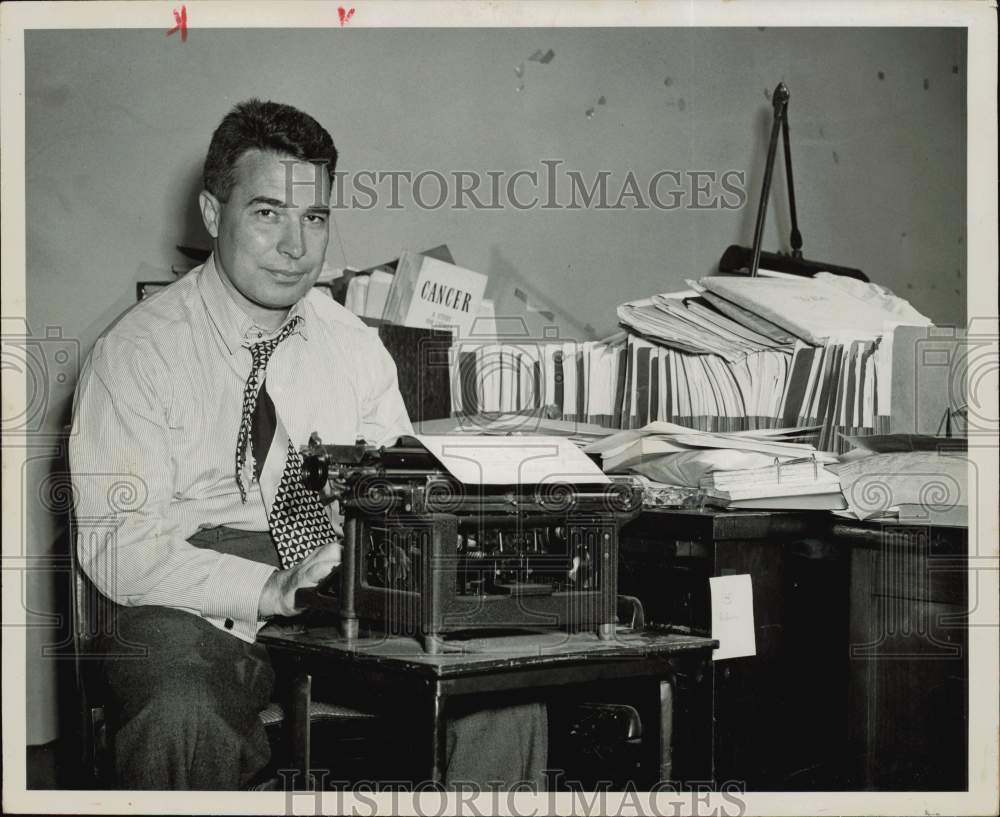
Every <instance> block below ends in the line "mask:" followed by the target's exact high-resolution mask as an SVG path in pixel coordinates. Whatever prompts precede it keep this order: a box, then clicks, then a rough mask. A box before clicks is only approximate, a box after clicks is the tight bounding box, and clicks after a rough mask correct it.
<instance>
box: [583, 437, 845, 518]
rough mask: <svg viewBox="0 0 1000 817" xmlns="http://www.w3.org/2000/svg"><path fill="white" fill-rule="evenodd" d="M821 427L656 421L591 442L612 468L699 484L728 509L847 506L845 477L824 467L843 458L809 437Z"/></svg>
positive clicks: (706, 497) (706, 498)
mask: <svg viewBox="0 0 1000 817" xmlns="http://www.w3.org/2000/svg"><path fill="white" fill-rule="evenodd" d="M815 431H816V429H815V428H789V429H771V430H760V431H745V432H735V433H715V434H712V433H705V432H698V431H694V430H693V429H688V428H683V427H681V426H677V425H674V424H671V423H650V424H649V425H647V426H645V427H644V428H642V429H638V430H635V431H623V432H620V433H619V434H614V435H612V436H610V437H607V438H605V439H603V440H598V441H596V442H594V443H591V444H590V445H589V446H587V447H586V448H585V449H584V450H585V451H586V452H587V453H589V454H599V455H600V456H601V463H602V467H603V468H604V470H605V471H606V472H608V473H615V472H631V473H636V474H640V475H642V476H644V477H646V478H647V479H650V480H654V481H656V482H659V483H665V484H668V485H678V486H685V487H689V488H697V489H698V498H699V499H700V500H701V501H702V502H706V503H709V504H714V505H720V506H722V507H727V508H789V509H796V508H810V509H813V508H818V509H827V510H838V509H842V508H844V507H846V506H845V504H844V500H843V497H842V496H841V494H840V481H839V479H838V477H837V475H836V474H835V473H832V472H831V471H829V470H827V469H826V468H825V467H824V466H825V465H826V464H828V463H835V462H836V461H837V457H836V456H835V455H833V454H829V453H826V452H820V451H816V450H815V448H814V446H813V445H811V444H810V443H807V442H801V440H802V439H803V438H805V437H808V436H810V435H812V434H814V433H815Z"/></svg>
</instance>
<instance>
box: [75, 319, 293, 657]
mask: <svg viewBox="0 0 1000 817" xmlns="http://www.w3.org/2000/svg"><path fill="white" fill-rule="evenodd" d="M165 372H166V365H165V362H164V361H163V359H162V357H161V355H160V353H159V352H157V351H156V350H155V349H153V348H152V345H151V344H148V343H143V342H142V341H133V340H129V339H125V338H120V337H114V336H108V337H105V338H102V339H100V340H98V342H97V345H96V346H95V347H94V351H93V353H92V354H91V357H90V359H89V360H88V362H87V364H86V366H85V367H84V369H83V372H82V373H81V376H80V381H79V384H78V386H77V392H76V398H75V403H74V412H73V430H72V434H71V437H70V446H69V454H70V470H71V472H72V483H73V490H74V498H75V516H76V530H77V552H78V555H79V560H80V565H81V567H82V568H83V570H84V572H85V573H86V574H87V576H89V577H90V579H91V581H93V583H94V584H95V585H96V586H97V588H98V589H99V590H100V591H101V592H102V593H103V594H104V595H106V596H107V597H108V598H110V599H112V600H113V601H115V602H117V603H118V604H121V605H125V606H133V605H145V604H150V605H164V606H167V607H174V608H178V609H183V610H188V611H190V612H193V613H196V614H198V615H201V616H203V617H205V618H207V619H209V620H210V621H212V620H213V619H214V621H212V623H215V624H216V625H217V626H219V625H220V624H221V623H222V622H223V621H226V620H227V619H228V620H229V621H226V624H225V625H224V626H225V628H226V629H227V630H229V631H230V632H232V633H233V634H234V635H237V636H239V637H240V638H243V639H244V640H247V641H252V640H253V639H254V638H255V637H256V633H257V630H258V629H259V627H260V624H259V623H258V621H257V613H258V604H259V600H260V594H261V591H262V590H263V587H264V584H265V583H266V582H267V579H268V577H269V576H270V575H271V574H272V573H273V572H274V568H273V567H271V566H269V565H265V564H261V563H259V562H255V561H252V560H250V559H242V558H240V557H238V556H232V555H229V554H222V553H219V552H218V551H214V550H209V549H207V548H199V547H195V546H194V545H191V544H189V543H188V542H187V541H186V540H185V539H184V538H182V536H181V535H180V533H179V531H178V530H177V529H176V526H174V525H172V523H168V521H167V520H166V517H165V513H164V511H165V509H166V507H167V505H168V504H169V503H170V501H171V498H172V496H173V484H172V476H171V474H172V464H171V450H170V430H169V427H168V422H167V417H168V410H169V406H170V400H171V398H172V395H171V388H170V385H169V379H168V378H167V377H166V376H165Z"/></svg>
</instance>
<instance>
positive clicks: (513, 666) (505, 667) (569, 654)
mask: <svg viewBox="0 0 1000 817" xmlns="http://www.w3.org/2000/svg"><path fill="white" fill-rule="evenodd" d="M260 639H261V641H263V642H264V643H265V644H267V646H268V648H269V650H270V651H271V655H272V659H273V661H274V663H275V668H276V670H277V672H278V674H279V676H283V677H284V678H286V679H288V678H295V679H299V680H298V685H299V687H300V688H302V687H303V679H311V681H310V680H306V681H305V684H304V687H305V689H306V690H308V687H309V686H310V683H311V686H312V696H313V697H314V698H316V699H318V700H322V699H324V698H329V699H330V700H344V699H350V700H352V701H357V700H359V697H360V698H363V699H364V701H366V702H367V704H368V705H369V706H372V707H376V708H378V709H380V711H381V713H382V714H383V715H385V716H388V719H389V722H390V723H392V724H393V729H394V730H400V731H399V735H401V736H403V737H404V738H405V739H404V740H402V741H400V742H399V745H404V746H406V747H407V748H408V749H409V751H410V761H411V763H410V768H409V769H408V770H406V771H407V772H408V773H407V778H408V779H411V780H413V781H418V782H419V781H422V780H434V781H440V780H441V776H442V770H443V768H444V750H445V745H444V732H445V730H444V719H445V717H446V716H447V710H448V703H449V701H450V700H451V699H453V698H457V697H465V699H466V700H468V697H467V696H475V698H476V700H477V701H479V700H482V701H483V703H484V705H486V704H488V703H494V704H495V703H497V702H502V701H505V700H508V701H509V700H517V696H519V695H521V696H523V695H525V694H527V695H530V696H532V697H536V698H541V699H546V698H549V699H552V700H553V701H559V700H560V699H561V698H563V697H565V696H566V695H567V694H571V693H572V692H573V691H581V692H584V691H590V690H596V689H603V690H604V691H605V699H607V695H606V693H607V691H608V690H615V689H616V688H617V694H625V693H626V692H627V693H628V695H629V697H630V698H631V699H630V700H627V701H622V702H623V703H629V704H631V705H633V706H635V707H636V709H637V710H639V712H640V714H641V716H642V721H643V724H644V726H643V729H644V740H643V750H642V762H641V764H640V766H641V772H640V778H641V779H639V780H637V781H636V783H637V785H638V786H639V787H640V788H642V787H643V786H649V785H652V784H653V783H654V782H656V781H657V780H660V779H669V780H675V781H692V782H694V781H697V782H700V783H703V782H704V781H708V780H712V779H713V772H712V757H713V754H712V730H711V725H710V724H711V707H712V673H711V669H710V666H709V664H710V661H711V650H712V648H713V647H714V646H715V644H716V642H714V641H712V640H711V639H708V638H704V637H698V636H685V635H667V634H662V633H654V634H646V633H643V634H631V633H622V634H620V635H619V636H618V637H616V638H615V639H614V640H611V641H601V640H599V639H598V638H597V637H596V636H595V635H593V634H591V633H576V634H572V635H567V634H565V633H539V634H532V635H521V636H504V637H495V638H476V639H474V640H467V641H461V642H458V641H456V642H454V644H455V645H462V648H463V649H464V650H465V652H455V653H450V652H445V653H441V654H428V653H425V652H424V651H423V650H422V648H421V647H420V646H419V644H418V642H417V641H416V640H414V639H411V638H404V637H397V636H388V637H376V638H359V639H355V640H354V641H347V640H346V639H344V638H342V637H341V636H340V635H339V633H338V631H337V629H336V627H334V626H332V625H331V626H315V625H314V626H310V627H307V628H292V629H289V628H285V629H277V628H265V629H264V630H263V631H261V634H260ZM662 685H669V691H668V690H665V689H663V688H662ZM298 714H299V716H300V717H303V718H305V720H304V722H308V720H307V716H308V712H299V713H298ZM667 734H669V735H671V736H672V740H671V741H670V742H666V741H662V740H661V738H662V737H665V736H666V735H667ZM671 744H672V745H671ZM484 751H489V747H484ZM300 762H301V765H303V766H306V767H308V765H309V763H310V761H309V759H308V758H304V759H300ZM316 765H322V764H316ZM565 771H566V773H567V775H571V774H572V770H565ZM332 777H333V778H334V779H336V777H337V772H336V770H335V769H334V770H332ZM397 779H398V778H397Z"/></svg>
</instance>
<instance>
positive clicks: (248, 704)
mask: <svg viewBox="0 0 1000 817" xmlns="http://www.w3.org/2000/svg"><path fill="white" fill-rule="evenodd" d="M189 541H191V543H192V544H194V545H196V546H200V547H210V548H212V549H214V550H220V551H223V552H226V553H234V554H236V555H240V556H245V557H246V558H251V559H256V560H257V561H266V562H268V563H273V564H274V565H275V566H277V554H276V553H275V551H274V545H273V544H272V543H271V536H270V534H269V533H267V532H264V533H254V532H247V531H234V530H231V529H226V528H216V529H213V530H210V531H202V532H199V533H197V534H195V536H193V537H192V538H191V540H189ZM270 554H273V556H270ZM272 559H273V562H272V561H271V560H272ZM116 615H117V630H116V632H117V635H118V639H120V640H119V641H117V645H121V644H128V645H130V646H129V648H128V650H122V649H115V647H116V644H115V643H106V644H104V645H103V647H104V651H105V653H106V655H108V656H109V657H107V658H105V660H104V662H103V668H104V676H105V679H106V681H107V685H108V689H109V693H110V697H111V700H110V704H111V705H110V706H109V707H108V711H109V716H110V721H111V724H110V725H111V727H112V730H113V736H112V747H113V756H114V765H115V772H116V781H117V783H118V785H119V786H121V787H122V788H126V789H159V790H163V789H214V790H234V789H240V788H243V787H244V786H246V785H247V784H248V783H249V782H250V781H252V780H253V779H254V777H255V776H256V775H257V774H258V773H259V772H260V770H262V769H263V768H264V767H265V766H266V765H267V763H268V760H269V759H270V748H269V746H268V742H267V735H266V734H265V732H264V727H263V724H262V723H261V721H260V718H259V717H258V713H259V712H260V711H261V710H262V709H263V708H264V707H266V706H267V704H268V702H269V701H270V700H271V692H272V688H273V686H274V671H273V670H272V668H271V661H270V659H269V657H268V654H267V650H266V648H265V647H264V646H263V645H261V644H248V643H246V642H245V641H241V640H240V639H238V638H235V637H234V636H232V635H229V634H228V633H224V632H222V631H220V630H218V629H217V628H215V627H213V626H212V625H211V624H209V623H208V622H207V621H205V620H204V619H202V618H201V617H199V616H197V615H193V614H191V613H186V612H184V611H182V610H174V609H172V608H170V607H159V606H144V607H119V608H118V609H117V611H116ZM136 646H138V647H140V648H142V652H143V653H144V654H142V655H136V654H135V652H136ZM116 653H118V654H119V655H116ZM124 653H132V654H130V655H124Z"/></svg>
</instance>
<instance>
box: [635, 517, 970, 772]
mask: <svg viewBox="0 0 1000 817" xmlns="http://www.w3.org/2000/svg"><path fill="white" fill-rule="evenodd" d="M619 553H620V556H619V559H620V562H619V592H621V593H627V594H630V595H634V596H638V597H639V598H640V599H641V600H642V601H643V603H644V605H645V608H646V620H647V624H649V625H651V626H654V627H656V626H660V627H669V628H672V629H673V630H674V631H681V632H690V633H695V634H703V635H707V634H709V633H710V631H711V604H710V597H709V582H708V579H709V578H710V577H712V576H725V575H731V574H740V573H749V574H750V576H751V577H752V583H753V606H754V626H755V635H756V643H757V654H756V655H755V656H752V657H746V658H735V659H730V660H727V661H723V662H719V663H718V664H714V665H713V669H714V675H715V678H714V682H715V683H714V687H715V690H714V731H715V734H714V743H715V770H716V780H717V781H718V782H720V783H721V782H724V781H727V780H735V781H740V782H742V783H745V785H746V787H747V789H748V790H756V791H761V790H776V791H797V790H824V789H826V790H848V791H850V790H855V789H869V790H892V789H896V790H907V789H910V790H923V789H929V790H963V789H965V788H966V785H967V780H966V768H967V759H966V754H967V749H966V735H967V720H968V670H967V655H966V652H967V650H966V647H967V637H966V632H965V624H964V619H963V618H962V612H963V611H964V610H967V609H968V602H967V591H966V580H967V572H966V571H967V564H968V562H967V558H968V534H967V531H965V530H964V529H959V528H930V527H927V526H923V527H921V526H912V525H909V526H901V525H877V524H871V523H856V524H848V523H847V522H846V520H844V519H841V518H839V517H836V516H834V515H832V514H828V513H825V512H784V511H740V512H722V511H715V512H712V511H709V512H704V511H666V510H664V511H648V512H644V513H643V514H642V516H641V517H639V519H637V520H635V521H634V522H633V523H631V524H630V525H628V526H626V527H625V528H624V529H623V530H622V533H621V535H620V540H619ZM949 616H950V617H949ZM929 653H933V660H930V658H929Z"/></svg>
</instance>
